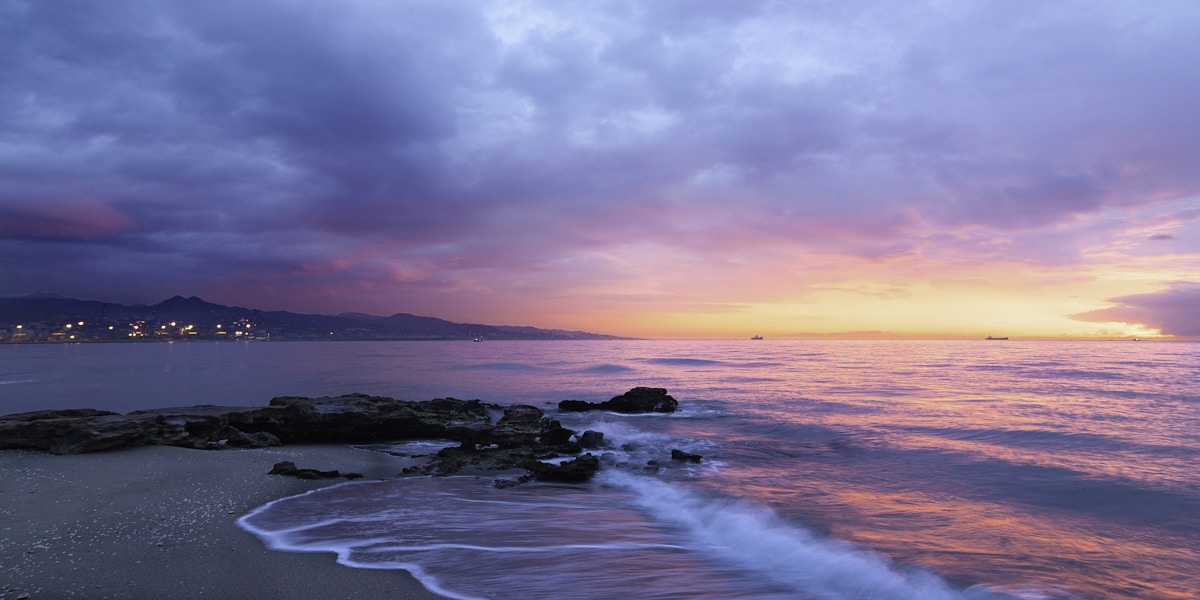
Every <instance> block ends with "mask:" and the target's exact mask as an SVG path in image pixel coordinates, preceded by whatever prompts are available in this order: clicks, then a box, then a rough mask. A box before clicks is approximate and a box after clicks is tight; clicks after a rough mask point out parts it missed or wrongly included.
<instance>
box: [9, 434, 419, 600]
mask: <svg viewBox="0 0 1200 600" xmlns="http://www.w3.org/2000/svg"><path fill="white" fill-rule="evenodd" d="M284 460H290V461H292V462H294V463H296V465H297V466H298V467H301V468H315V469H321V470H331V469H338V470H340V471H342V472H351V471H353V472H359V473H362V474H364V475H365V476H366V477H367V478H368V479H386V478H391V477H393V476H395V475H396V474H397V473H399V472H400V469H401V468H403V466H404V464H405V463H403V462H401V459H396V458H393V457H390V456H387V455H385V454H381V453H375V452H366V451H362V450H356V449H353V448H349V447H345V446H290V447H282V448H268V449H261V450H214V451H205V450H189V449H184V448H173V447H164V446H151V447H143V448H133V449H127V450H118V451H113V452H103V453H96V454H83V455H76V456H53V455H49V454H44V453H41V452H32V451H14V450H6V451H0V599H3V600H8V599H16V598H22V597H27V598H29V599H30V600H39V599H42V598H55V599H58V598H88V599H90V598H134V599H140V598H147V599H149V598H155V599H161V598H214V599H233V598H246V599H259V600H262V599H276V598H277V599H281V600H282V599H295V598H362V599H366V598H391V599H402V600H407V599H432V598H440V596H437V595H435V594H433V593H431V592H429V591H427V590H426V589H425V588H424V587H422V586H421V584H420V583H419V582H417V580H416V579H414V578H413V577H412V576H411V575H409V574H408V573H407V572H404V571H385V570H364V569H352V568H349V567H344V566H342V565H339V564H337V563H336V562H335V560H336V557H335V556H334V555H333V554H330V553H318V554H301V553H286V552H277V551H272V550H268V549H267V548H266V547H265V546H263V544H262V542H261V541H259V539H258V538H256V537H255V536H253V535H252V534H250V533H247V532H245V531H243V530H241V529H240V528H238V526H237V525H236V524H235V521H236V520H237V519H238V518H239V517H241V516H242V515H244V514H246V513H247V512H249V511H250V510H252V509H254V508H257V507H258V506H261V505H263V504H265V503H267V502H269V501H271V500H274V499H277V498H282V497H285V496H290V495H294V494H299V493H302V492H304V491H307V490H311V489H315V488H319V487H323V486H327V485H332V484H336V483H339V482H343V481H345V480H344V479H334V480H320V481H305V480H299V479H296V478H294V477H284V476H280V475H268V474H267V471H269V470H270V469H271V466H272V465H274V464H275V463H276V462H279V461H284Z"/></svg>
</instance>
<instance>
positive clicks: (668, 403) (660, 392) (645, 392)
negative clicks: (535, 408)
mask: <svg viewBox="0 0 1200 600" xmlns="http://www.w3.org/2000/svg"><path fill="white" fill-rule="evenodd" d="M677 408H679V402H678V401H676V400H675V399H674V398H672V397H671V396H670V395H668V394H667V390H665V389H663V388H651V387H636V388H633V389H632V390H629V391H628V392H625V393H624V394H621V395H620V396H616V397H614V398H612V399H611V400H606V401H604V402H585V401H583V400H563V401H562V402H559V403H558V410H561V411H563V412H582V411H588V410H607V411H611V412H616V413H624V414H642V413H672V412H675V410H676V409H677Z"/></svg>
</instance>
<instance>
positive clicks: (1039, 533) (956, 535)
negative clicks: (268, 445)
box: [0, 340, 1200, 599]
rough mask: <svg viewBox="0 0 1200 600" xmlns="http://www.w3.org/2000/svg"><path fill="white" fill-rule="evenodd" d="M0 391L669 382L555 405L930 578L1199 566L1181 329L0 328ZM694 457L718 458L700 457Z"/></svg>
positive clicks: (401, 391)
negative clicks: (699, 335)
mask: <svg viewBox="0 0 1200 600" xmlns="http://www.w3.org/2000/svg"><path fill="white" fill-rule="evenodd" d="M0 381H3V382H5V383H4V385H3V387H2V388H0V391H2V392H3V394H4V395H3V396H0V403H3V404H0V412H17V411H22V410H34V409H40V408H66V407H96V408H108V409H115V410H122V411H127V410H133V409H138V408H152V407H157V406H162V405H170V404H174V405H188V404H229V405H254V406H260V405H263V404H265V402H266V400H267V399H269V398H270V397H271V396H275V395H287V394H291V395H326V394H340V393H345V392H364V393H373V394H381V395H388V396H394V397H401V398H411V399H427V398H433V397H441V396H453V397H459V398H481V399H483V400H485V401H490V402H499V403H528V404H534V405H538V406H541V407H543V408H547V409H551V408H552V407H551V406H549V404H550V403H556V402H557V401H559V400H562V399H565V398H575V399H581V400H591V401H598V400H604V399H607V398H608V397H610V396H612V395H614V394H616V393H620V392H622V391H624V390H626V389H628V388H631V387H634V386H638V385H651V386H659V387H666V388H668V389H669V390H670V391H671V393H672V394H673V395H675V396H676V397H677V398H678V399H679V400H680V401H681V403H682V405H683V406H682V408H683V411H682V413H681V415H678V416H676V417H670V418H661V419H646V418H638V419H630V418H623V417H617V416H611V415H607V416H605V415H589V416H567V415H564V416H563V417H562V418H563V420H564V424H565V425H566V426H568V427H572V428H576V429H584V428H596V429H602V430H605V431H606V432H607V433H608V435H607V437H608V438H609V439H613V440H618V441H620V440H633V441H635V442H636V444H635V445H636V446H638V447H639V448H640V449H639V450H637V451H636V452H635V454H637V457H638V458H639V459H641V460H644V459H648V458H651V457H655V456H661V455H662V454H663V453H664V451H665V449H666V448H667V446H673V447H680V448H683V449H685V450H688V451H693V452H699V453H701V454H704V455H705V464H706V465H710V466H712V467H713V468H711V469H709V470H705V471H702V472H697V473H691V474H682V473H679V472H675V471H670V472H667V473H664V474H663V475H662V477H664V478H665V480H667V481H671V482H673V483H672V485H678V486H685V487H687V488H689V489H694V490H700V491H703V492H704V493H706V494H712V495H713V496H715V497H725V498H741V499H745V500H746V501H748V502H750V503H752V504H754V505H758V506H767V507H770V508H771V509H772V510H774V511H775V513H777V514H778V515H780V517H782V518H783V519H786V520H788V521H789V522H794V523H797V524H800V525H803V526H805V527H808V528H810V529H812V530H814V531H817V532H820V533H823V534H829V535H833V536H835V537H837V538H841V539H845V540H849V541H852V542H855V543H857V544H861V545H863V546H865V547H869V548H872V549H874V550H877V551H880V552H882V553H884V554H886V555H887V556H889V557H891V558H892V559H894V560H896V561H898V562H900V563H902V564H911V565H926V566H929V567H931V568H932V569H934V571H936V572H937V573H939V574H941V575H944V576H946V577H948V578H949V579H950V580H951V581H958V582H964V583H974V582H987V583H993V584H1004V585H1015V586H1021V585H1032V586H1034V589H1041V588H1038V587H1037V586H1055V585H1058V586H1062V587H1067V588H1070V589H1073V590H1076V591H1077V592H1081V593H1085V594H1089V595H1090V597H1094V598H1126V599H1133V598H1194V597H1196V596H1197V590H1200V522H1198V518H1200V517H1197V515H1200V475H1198V473H1197V470H1196V469H1195V467H1194V465H1196V464H1197V462H1198V460H1200V388H1198V386H1197V384H1196V382H1197V381H1200V345H1198V344H1192V343H1140V344H1130V343H1127V342H1112V343H1101V342H1019V341H1011V342H1004V343H998V342H983V341H977V342H971V341H958V342H857V341H856V342H849V341H846V342H841V341H838V342H834V341H820V342H811V341H796V342H783V341H772V340H767V341H761V342H750V341H748V340H747V341H726V342H693V341H654V342H489V343H485V344H471V343H459V342H448V343H441V342H408V343H403V342H401V343H371V342H355V343H310V344H301V343H268V344H245V343H232V344H230V343H224V344H211V343H208V344H201V343H192V344H173V345H170V346H167V345H157V344H155V345H149V344H143V345H75V346H36V347H29V346H20V347H18V346H0ZM716 465H719V467H717V466H716Z"/></svg>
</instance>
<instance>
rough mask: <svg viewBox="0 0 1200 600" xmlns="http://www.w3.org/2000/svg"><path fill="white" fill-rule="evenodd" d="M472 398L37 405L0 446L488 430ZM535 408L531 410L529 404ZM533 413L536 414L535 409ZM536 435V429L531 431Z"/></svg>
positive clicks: (253, 442)
mask: <svg viewBox="0 0 1200 600" xmlns="http://www.w3.org/2000/svg"><path fill="white" fill-rule="evenodd" d="M500 408H501V407H499V406H492V405H486V404H484V403H482V402H480V401H478V400H456V399H454V398H440V399H436V400H428V401H424V402H412V401H406V400H395V399H392V398H384V397H379V396H367V395H364V394H350V395H346V396H336V397H323V398H298V397H280V398H275V399H273V400H271V403H270V405H269V406H268V407H266V408H234V407H221V406H193V407H187V408H166V409H156V410H140V411H134V412H131V413H129V414H125V415H120V414H116V413H111V412H105V411H80V410H67V411H38V412H34V413H22V414H16V415H9V416H6V417H0V449H8V448H32V449H37V450H47V451H49V452H51V453H54V454H81V453H85V452H98V451H102V450H110V449H114V448H122V447H128V446H145V445H165V446H183V447H186V448H207V449H213V448H224V447H228V448H257V447H263V446H275V445H279V444H310V443H357V442H372V441H380V440H389V441H390V440H407V439H452V440H461V439H466V438H469V437H471V436H484V437H486V436H487V432H489V431H491V430H492V429H493V426H492V422H491V415H490V411H493V410H495V411H499V410H500ZM535 410H536V409H535ZM537 417H538V419H540V418H541V413H540V411H539V413H538V415H537ZM534 436H535V437H536V433H535V434H534Z"/></svg>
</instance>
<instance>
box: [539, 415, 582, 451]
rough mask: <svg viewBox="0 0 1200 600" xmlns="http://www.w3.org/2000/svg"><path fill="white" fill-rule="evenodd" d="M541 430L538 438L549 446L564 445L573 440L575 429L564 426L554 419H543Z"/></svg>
mask: <svg viewBox="0 0 1200 600" xmlns="http://www.w3.org/2000/svg"><path fill="white" fill-rule="evenodd" d="M541 427H542V428H541V432H540V435H539V436H538V439H539V440H540V441H541V442H542V443H543V444H545V445H547V446H564V445H566V444H569V443H570V442H571V436H573V435H575V431H574V430H571V429H567V428H566V427H563V426H562V423H559V422H558V421H556V420H554V419H549V418H546V419H542V424H541Z"/></svg>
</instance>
